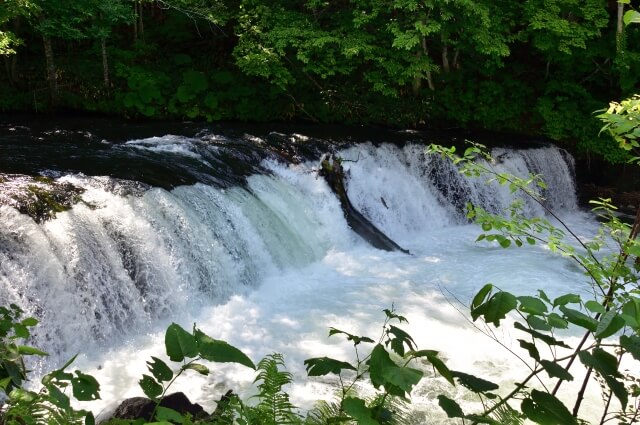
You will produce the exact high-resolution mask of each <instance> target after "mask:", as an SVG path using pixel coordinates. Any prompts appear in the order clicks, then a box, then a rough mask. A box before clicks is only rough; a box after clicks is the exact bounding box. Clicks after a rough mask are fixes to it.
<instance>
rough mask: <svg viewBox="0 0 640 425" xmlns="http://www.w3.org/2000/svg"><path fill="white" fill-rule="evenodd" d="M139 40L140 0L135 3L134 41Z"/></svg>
mask: <svg viewBox="0 0 640 425" xmlns="http://www.w3.org/2000/svg"><path fill="white" fill-rule="evenodd" d="M136 41H138V2H137V1H136V2H134V3H133V42H134V43H135V42H136Z"/></svg>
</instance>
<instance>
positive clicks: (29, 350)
mask: <svg viewBox="0 0 640 425" xmlns="http://www.w3.org/2000/svg"><path fill="white" fill-rule="evenodd" d="M18 353H19V354H23V355H36V356H48V355H49V354H47V353H45V352H44V351H41V350H38V349H37V348H34V347H28V346H26V345H18Z"/></svg>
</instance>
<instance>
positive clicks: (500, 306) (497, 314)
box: [471, 291, 518, 327]
mask: <svg viewBox="0 0 640 425" xmlns="http://www.w3.org/2000/svg"><path fill="white" fill-rule="evenodd" d="M517 305H518V301H517V298H516V297H515V296H514V295H512V294H510V293H508V292H504V291H500V292H496V293H495V294H493V296H491V298H489V300H488V301H487V302H485V303H483V304H481V305H480V306H478V307H477V308H475V309H473V310H471V317H472V318H473V320H474V321H475V320H476V319H477V318H478V317H479V316H484V320H485V321H486V322H487V323H493V324H494V326H496V327H497V326H500V320H501V319H504V318H505V317H506V316H507V313H509V312H510V311H512V310H514V309H515V308H516V307H517Z"/></svg>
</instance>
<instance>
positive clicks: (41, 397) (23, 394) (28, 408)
mask: <svg viewBox="0 0 640 425" xmlns="http://www.w3.org/2000/svg"><path fill="white" fill-rule="evenodd" d="M22 314H23V311H22V310H21V309H20V308H19V307H18V306H16V305H13V304H12V305H10V306H9V307H8V308H7V307H3V306H0V400H2V399H3V398H4V397H6V400H4V401H0V423H2V424H3V425H4V424H7V425H14V424H15V425H17V424H30V425H71V424H85V425H91V424H93V423H94V422H95V421H94V418H93V414H92V413H91V412H89V411H86V410H75V409H74V408H72V407H71V399H70V397H69V396H68V395H67V394H65V391H66V390H67V389H71V393H72V394H73V397H74V398H75V399H76V400H79V401H92V400H96V399H99V398H100V394H99V389H100V385H99V384H98V382H97V381H96V380H95V379H94V378H93V377H92V376H90V375H86V374H84V373H82V372H80V371H78V370H76V371H75V372H74V373H70V372H67V371H66V369H67V368H68V367H69V366H70V365H71V364H72V363H73V361H74V360H75V357H73V358H72V359H71V360H69V361H68V362H67V363H66V364H65V365H64V366H62V367H61V368H60V369H57V370H54V371H53V372H50V373H48V374H47V375H45V376H44V377H43V378H42V380H41V388H40V390H39V391H33V390H29V389H26V388H25V387H24V386H23V385H24V383H25V381H26V380H27V375H28V373H29V371H28V370H27V369H26V366H25V360H24V356H46V355H47V353H45V352H43V351H40V350H39V349H37V348H34V347H31V346H26V345H20V342H22V340H25V339H27V338H29V337H30V335H31V333H30V330H29V328H31V327H34V326H36V325H37V324H38V321H37V320H36V319H34V318H33V317H27V318H24V319H22V320H20V318H21V316H22ZM2 396H4V397H2ZM2 403H4V404H5V405H4V406H3V405H2Z"/></svg>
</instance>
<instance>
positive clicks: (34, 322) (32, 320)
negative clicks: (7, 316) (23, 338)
mask: <svg viewBox="0 0 640 425" xmlns="http://www.w3.org/2000/svg"><path fill="white" fill-rule="evenodd" d="M20 323H21V324H22V326H27V327H31V326H36V325H37V324H38V320H37V319H35V318H33V317H27V318H26V319H24V320H23V321H22V322H20Z"/></svg>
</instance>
